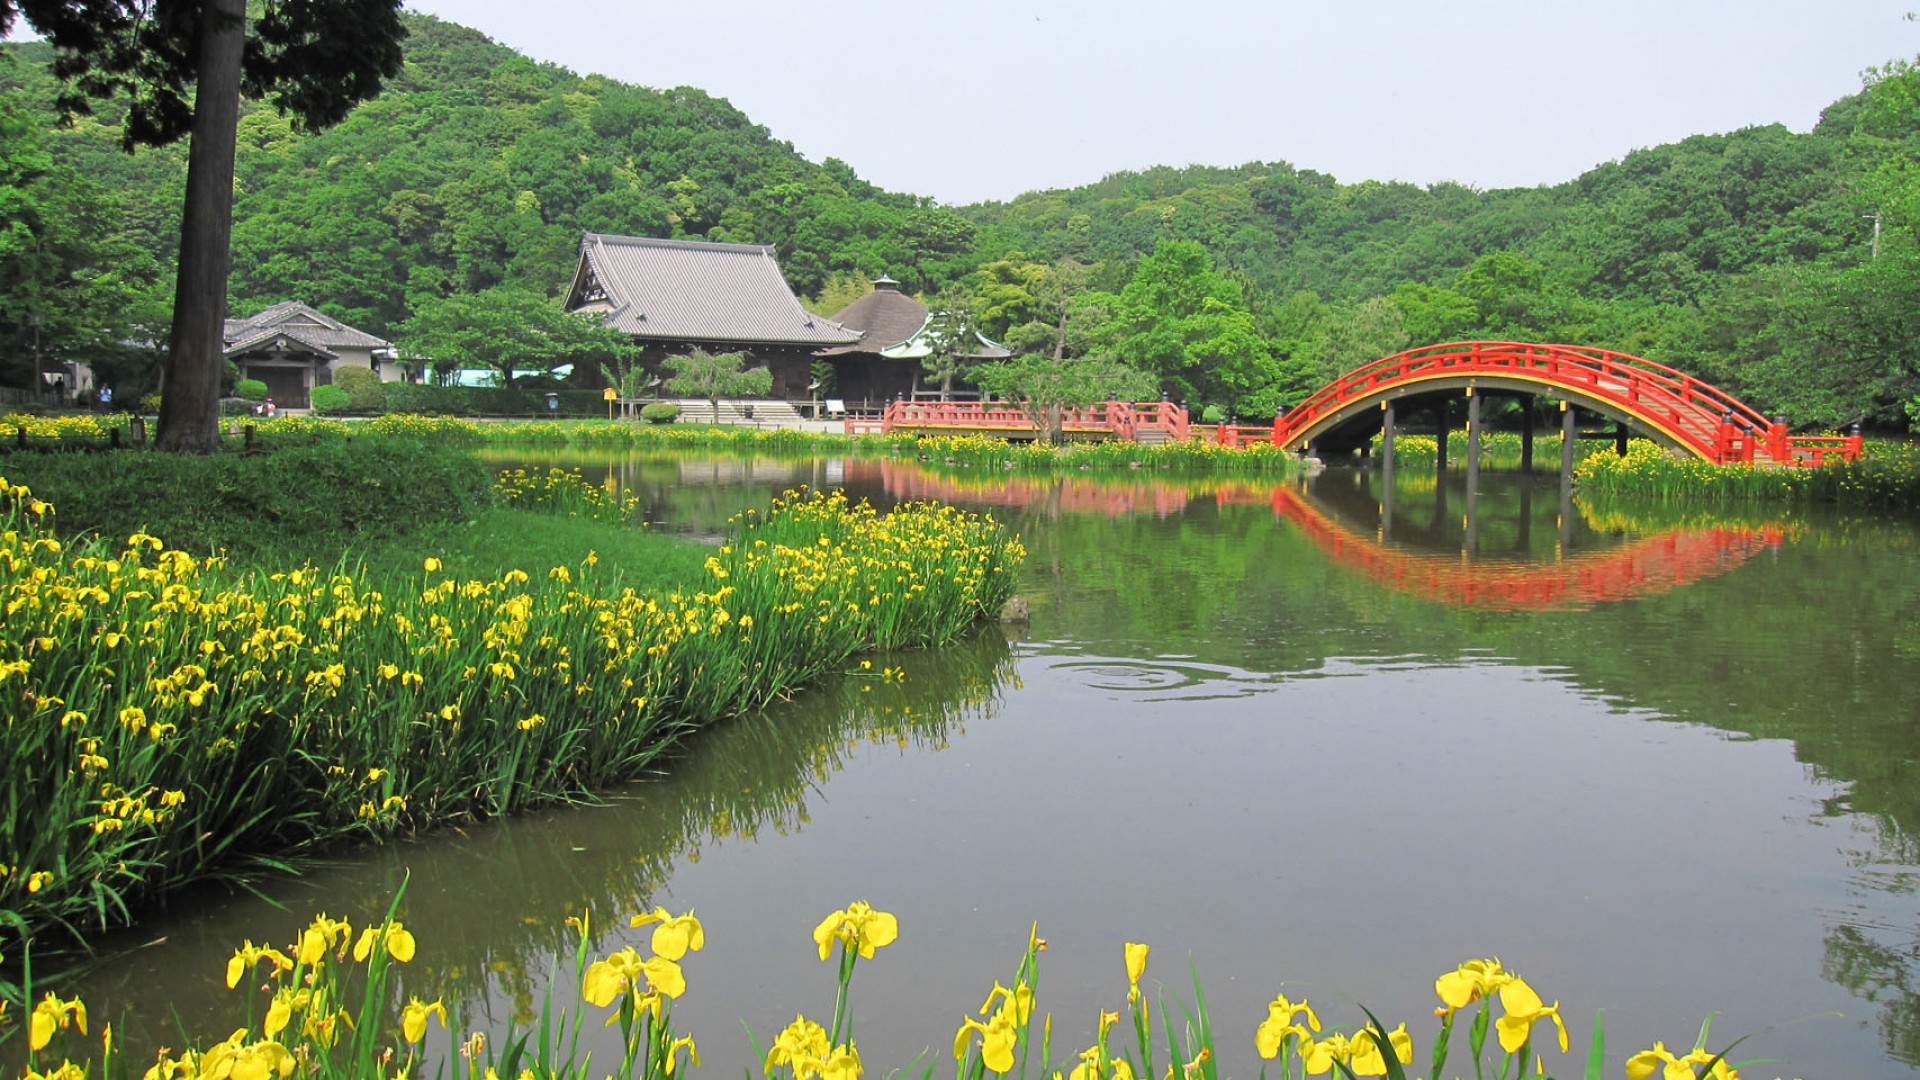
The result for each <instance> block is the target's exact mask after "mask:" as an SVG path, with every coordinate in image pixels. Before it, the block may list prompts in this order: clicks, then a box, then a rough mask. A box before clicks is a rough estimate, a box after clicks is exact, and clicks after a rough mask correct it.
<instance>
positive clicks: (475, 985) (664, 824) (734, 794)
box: [407, 627, 1013, 1022]
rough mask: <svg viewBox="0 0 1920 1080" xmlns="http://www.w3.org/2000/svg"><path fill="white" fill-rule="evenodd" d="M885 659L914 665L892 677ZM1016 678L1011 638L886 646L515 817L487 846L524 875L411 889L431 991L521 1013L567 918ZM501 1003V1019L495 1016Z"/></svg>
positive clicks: (793, 810)
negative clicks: (549, 812) (578, 793)
mask: <svg viewBox="0 0 1920 1080" xmlns="http://www.w3.org/2000/svg"><path fill="white" fill-rule="evenodd" d="M887 666H905V667H908V668H910V669H911V673H912V674H911V676H910V677H909V678H907V679H906V680H904V681H897V680H888V679H884V678H882V677H881V676H880V672H881V671H882V669H883V668H884V667H887ZM1012 673H1013V662H1012V658H1011V654H1010V651H1009V649H1008V645H1007V642H1006V639H1005V638H1004V637H1003V636H1002V635H1001V634H1000V633H999V632H998V631H997V629H994V628H991V627H990V628H987V629H986V630H984V631H983V632H981V633H979V634H976V635H974V636H973V637H971V638H969V639H967V640H965V641H962V642H959V643H957V644H955V645H952V646H950V647H946V648H942V649H939V650H934V651H927V652H915V653H912V654H908V655H904V656H898V655H897V656H893V657H876V658H874V660H873V668H872V671H871V673H867V672H861V673H859V674H856V675H852V676H849V677H847V678H842V679H836V680H833V681H832V682H831V683H830V684H828V685H826V686H823V687H821V688H819V689H818V690H815V691H810V692H808V693H806V694H803V695H802V696H801V697H799V698H797V699H796V700H794V701H792V702H789V703H786V704H784V705H781V706H778V707H776V708H774V709H770V710H768V711H766V712H764V713H760V714H756V715H752V716H744V717H739V718H736V719H734V720H732V721H729V722H727V723H725V724H722V725H719V726H718V727H715V728H713V729H711V730H709V731H706V732H702V733H700V734H699V735H696V736H694V737H693V738H691V739H689V740H688V741H687V742H686V743H685V744H684V746H683V747H682V748H681V751H680V752H679V753H678V754H677V755H676V756H675V757H674V759H673V760H672V761H671V762H670V763H668V764H667V765H666V766H665V769H664V775H663V776H662V777H660V778H659V779H657V780H652V781H646V782H642V783H640V784H636V785H634V786H633V787H631V788H629V789H627V790H625V791H622V792H619V793H617V794H615V795H614V797H613V798H614V801H615V802H616V803H617V804H618V805H617V806H616V807H614V808H610V809H601V810H588V811H575V812H570V813H566V814H560V815H554V816H553V817H551V818H549V819H548V820H546V821H525V822H510V823H507V824H508V825H509V828H508V829H505V830H502V831H503V832H506V833H507V834H508V835H506V836H505V837H502V838H499V840H498V841H494V840H492V839H491V838H490V839H489V842H488V843H487V844H486V846H485V847H486V861H487V865H488V876H489V877H491V878H494V879H495V880H496V881H497V880H500V879H501V878H506V879H509V880H512V881H513V882H515V883H516V884H515V885H514V886H512V887H511V888H509V889H505V890H499V891H496V890H495V889H493V888H492V887H489V889H488V890H487V895H485V896H475V895H472V894H469V893H465V892H464V891H461V890H454V891H450V892H440V893H438V894H437V897H438V898H444V899H445V900H446V901H447V903H446V904H445V905H444V906H442V905H441V904H440V903H438V902H436V899H430V898H428V897H426V896H423V895H417V894H413V893H410V894H409V902H408V904H407V908H408V911H407V918H408V921H409V923H410V924H418V925H421V926H426V927H431V928H432V929H431V930H430V931H428V932H427V933H426V934H423V936H422V948H421V954H422V956H423V958H428V959H431V960H432V961H433V963H434V968H431V969H425V970H423V971H421V972H420V973H419V974H420V975H423V976H425V981H424V982H423V983H422V984H421V986H422V989H431V990H432V991H433V992H434V993H445V994H446V995H447V996H448V998H449V999H452V998H453V997H454V996H456V995H457V996H459V997H460V998H462V999H464V1000H466V1001H468V1002H470V1003H471V1007H472V1008H474V1009H476V1010H482V1009H484V1010H486V1012H487V1014H488V1015H489V1016H490V1018H491V1019H492V1020H494V1021H499V1022H504V1021H505V1020H506V1019H507V1015H511V1016H512V1017H514V1018H516V1019H518V1020H520V1021H522V1022H525V1021H527V1020H528V1019H530V1018H531V1017H532V1015H533V1014H534V1012H535V1011H536V1010H537V1008H538V1003H539V1002H540V1000H541V999H542V995H544V993H545V991H546V987H547V983H548V974H549V968H550V966H551V965H554V964H558V965H559V969H560V970H561V971H562V972H567V971H570V966H569V965H570V964H571V957H572V955H573V950H574V947H575V945H576V944H577V943H578V937H577V936H576V934H575V932H574V931H573V930H572V929H571V928H569V927H567V926H566V925H565V920H566V919H567V917H568V916H571V915H578V914H579V913H580V912H581V911H582V910H585V909H589V908H590V909H591V910H592V911H593V912H594V914H595V915H596V917H599V918H601V919H603V920H605V919H611V918H613V917H614V913H630V912H634V911H644V910H647V909H649V908H650V907H652V906H653V901H652V899H651V897H652V895H653V894H654V893H655V892H656V891H657V890H658V889H660V887H661V886H662V885H663V884H664V883H665V882H666V881H667V880H668V879H669V878H670V876H671V875H672V873H673V870H674V868H675V867H676V866H678V865H680V864H681V863H683V862H697V861H698V860H699V859H700V857H701V855H702V853H703V852H704V851H705V850H707V849H708V848H709V847H711V846H714V845H717V844H724V843H726V842H728V841H751V840H753V839H754V838H755V837H756V836H759V835H762V834H767V833H771V834H773V835H778V836H784V835H787V834H789V833H791V832H794V831H796V830H798V829H801V828H803V827H804V826H805V825H806V824H807V822H808V814H807V796H808V794H809V793H810V792H811V791H813V790H814V789H815V788H816V787H817V786H819V785H821V784H823V783H825V782H826V781H827V780H828V779H829V778H830V777H832V776H833V774H834V773H836V772H838V771H839V770H840V769H841V768H843V767H844V765H845V764H846V762H847V761H848V760H849V758H850V756H851V755H852V754H853V753H854V752H855V751H856V750H857V749H858V748H859V747H861V746H862V745H871V744H876V743H891V744H894V745H897V746H899V747H901V748H903V749H908V748H911V749H919V750H941V749H945V748H946V746H947V745H948V740H949V738H950V737H951V736H952V735H954V734H956V733H960V732H963V731H964V730H965V726H966V722H967V721H968V720H970V719H984V718H987V717H990V716H992V715H993V714H994V713H995V712H996V711H998V709H999V702H1000V688H1001V685H1002V684H1003V683H1004V682H1006V681H1007V680H1009V679H1011V678H1012V677H1013V674H1012ZM417 872H418V867H417V864H416V873H417ZM501 892H504V893H505V894H506V896H505V897H504V898H503V897H502V896H501V895H500V893H501ZM624 925H625V923H624V914H622V916H621V921H619V922H617V923H608V922H602V923H600V924H598V925H596V926H595V927H594V930H595V937H596V938H598V937H599V936H600V933H601V932H602V931H606V930H610V929H614V928H616V927H624ZM501 1005H507V1006H508V1008H509V1011H508V1013H507V1015H493V1013H494V1010H495V1009H496V1008H498V1007H499V1006H501Z"/></svg>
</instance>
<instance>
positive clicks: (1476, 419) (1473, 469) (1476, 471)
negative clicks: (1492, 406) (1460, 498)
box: [1467, 386, 1480, 497]
mask: <svg viewBox="0 0 1920 1080" xmlns="http://www.w3.org/2000/svg"><path fill="white" fill-rule="evenodd" d="M1479 480H1480V396H1479V395H1477V394H1475V393H1474V392H1473V387H1471V386H1469V387H1467V494H1468V496H1469V497H1471V496H1472V494H1473V489H1474V486H1475V485H1476V484H1477V483H1479Z"/></svg>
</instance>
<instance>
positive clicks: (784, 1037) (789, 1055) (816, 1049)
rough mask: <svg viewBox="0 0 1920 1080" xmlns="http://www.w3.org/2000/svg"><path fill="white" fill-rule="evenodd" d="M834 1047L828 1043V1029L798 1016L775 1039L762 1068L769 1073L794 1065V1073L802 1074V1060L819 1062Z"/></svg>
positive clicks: (796, 1074)
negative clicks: (784, 1066) (783, 1066)
mask: <svg viewBox="0 0 1920 1080" xmlns="http://www.w3.org/2000/svg"><path fill="white" fill-rule="evenodd" d="M830 1049H832V1048H831V1047H829V1046H828V1045H827V1029H826V1028H823V1027H821V1026H820V1025H819V1024H816V1023H814V1022H813V1021H811V1020H809V1019H807V1018H806V1017H804V1016H796V1017H794V1018H793V1023H791V1024H788V1025H787V1028H786V1030H785V1031H782V1032H781V1033H780V1034H779V1036H778V1037H777V1038H775V1039H774V1040H773V1047H772V1048H771V1049H769V1050H768V1051H767V1062H766V1066H765V1067H764V1068H763V1069H762V1071H763V1072H765V1073H767V1074H768V1075H772V1074H773V1070H775V1069H777V1068H779V1067H780V1066H782V1065H790V1066H793V1070H794V1075H795V1076H799V1075H800V1070H801V1067H800V1064H799V1063H800V1062H803V1061H811V1062H818V1061H820V1060H821V1059H823V1058H825V1057H826V1056H827V1051H828V1050H830Z"/></svg>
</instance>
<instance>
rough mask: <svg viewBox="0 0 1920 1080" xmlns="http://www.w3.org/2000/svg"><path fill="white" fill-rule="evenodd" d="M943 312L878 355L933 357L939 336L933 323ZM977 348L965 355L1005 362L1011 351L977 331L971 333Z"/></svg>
mask: <svg viewBox="0 0 1920 1080" xmlns="http://www.w3.org/2000/svg"><path fill="white" fill-rule="evenodd" d="M942 314H944V313H943V312H936V313H930V314H928V315H927V317H926V320H925V321H924V322H922V323H921V324H920V326H919V328H918V329H916V330H915V331H914V332H913V333H912V334H911V335H909V336H908V338H907V339H906V340H905V341H902V342H898V343H896V344H893V345H889V346H887V347H886V348H883V349H881V350H880V355H881V356H884V357H886V358H887V359H889V360H924V359H926V358H927V357H929V356H932V355H933V347H934V343H935V342H934V339H935V338H936V337H938V336H939V330H938V329H937V327H936V326H935V323H937V322H939V320H940V316H941V315H942ZM973 336H974V339H975V340H976V341H978V342H979V347H978V348H977V349H975V350H974V351H973V352H970V353H968V354H967V356H968V357H969V358H970V359H973V360H1005V359H1006V358H1008V357H1010V356H1012V355H1013V351H1012V350H1010V349H1008V348H1007V347H1006V346H1004V345H1002V344H1000V343H999V342H997V341H993V340H990V339H989V338H988V337H987V335H985V334H983V333H981V332H980V331H978V330H975V331H974V332H973Z"/></svg>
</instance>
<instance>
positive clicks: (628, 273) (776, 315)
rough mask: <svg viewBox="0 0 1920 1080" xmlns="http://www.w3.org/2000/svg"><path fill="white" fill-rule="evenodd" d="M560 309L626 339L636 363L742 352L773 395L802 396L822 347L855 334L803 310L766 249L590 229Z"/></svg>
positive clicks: (654, 367)
mask: <svg viewBox="0 0 1920 1080" xmlns="http://www.w3.org/2000/svg"><path fill="white" fill-rule="evenodd" d="M566 309H567V310H568V311H576V312H591V313H596V314H600V315H602V316H603V317H604V318H605V320H606V324H607V325H608V326H611V327H613V328H614V329H616V330H620V331H623V332H625V333H627V334H628V335H631V336H632V337H633V339H634V341H635V342H636V343H638V344H639V346H640V348H641V357H640V362H641V364H642V366H644V367H645V368H646V369H647V370H648V371H651V372H654V373H656V374H657V373H658V372H659V371H660V362H661V361H662V360H664V359H665V358H667V357H669V356H683V355H685V354H687V353H689V352H692V351H693V350H694V349H702V350H705V351H706V352H710V353H722V352H737V353H743V354H744V355H745V356H746V357H747V359H748V360H749V361H751V362H753V363H755V364H764V365H766V367H767V368H768V369H769V370H770V371H772V373H773V396H774V397H783V398H789V399H794V398H805V397H807V396H808V386H809V384H810V383H811V381H812V374H811V372H810V370H809V366H810V365H811V363H812V362H813V358H814V353H815V352H816V351H817V350H819V349H822V348H835V347H839V346H843V345H851V344H853V343H854V342H855V341H857V340H859V335H858V334H857V333H855V332H854V331H852V330H848V329H847V328H845V327H843V326H841V325H840V324H839V323H837V322H835V321H833V320H830V319H823V318H821V317H820V316H818V315H815V314H813V313H812V312H809V311H808V310H807V309H806V308H804V307H801V306H800V301H799V299H798V298H796V297H795V296H794V295H793V289H792V288H791V287H789V286H788V285H787V281H786V278H785V277H783V276H782V275H781V273H780V266H779V264H778V263H777V262H776V261H775V260H774V250H773V247H772V246H771V245H759V244H717V243H709V242H707V241H704V240H654V239H649V238H646V237H639V236H610V235H607V234H604V233H587V234H586V235H585V236H584V237H583V238H582V239H581V241H580V263H579V266H578V268H576V269H575V270H574V274H573V284H572V286H571V288H569V289H568V291H567V303H566Z"/></svg>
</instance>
